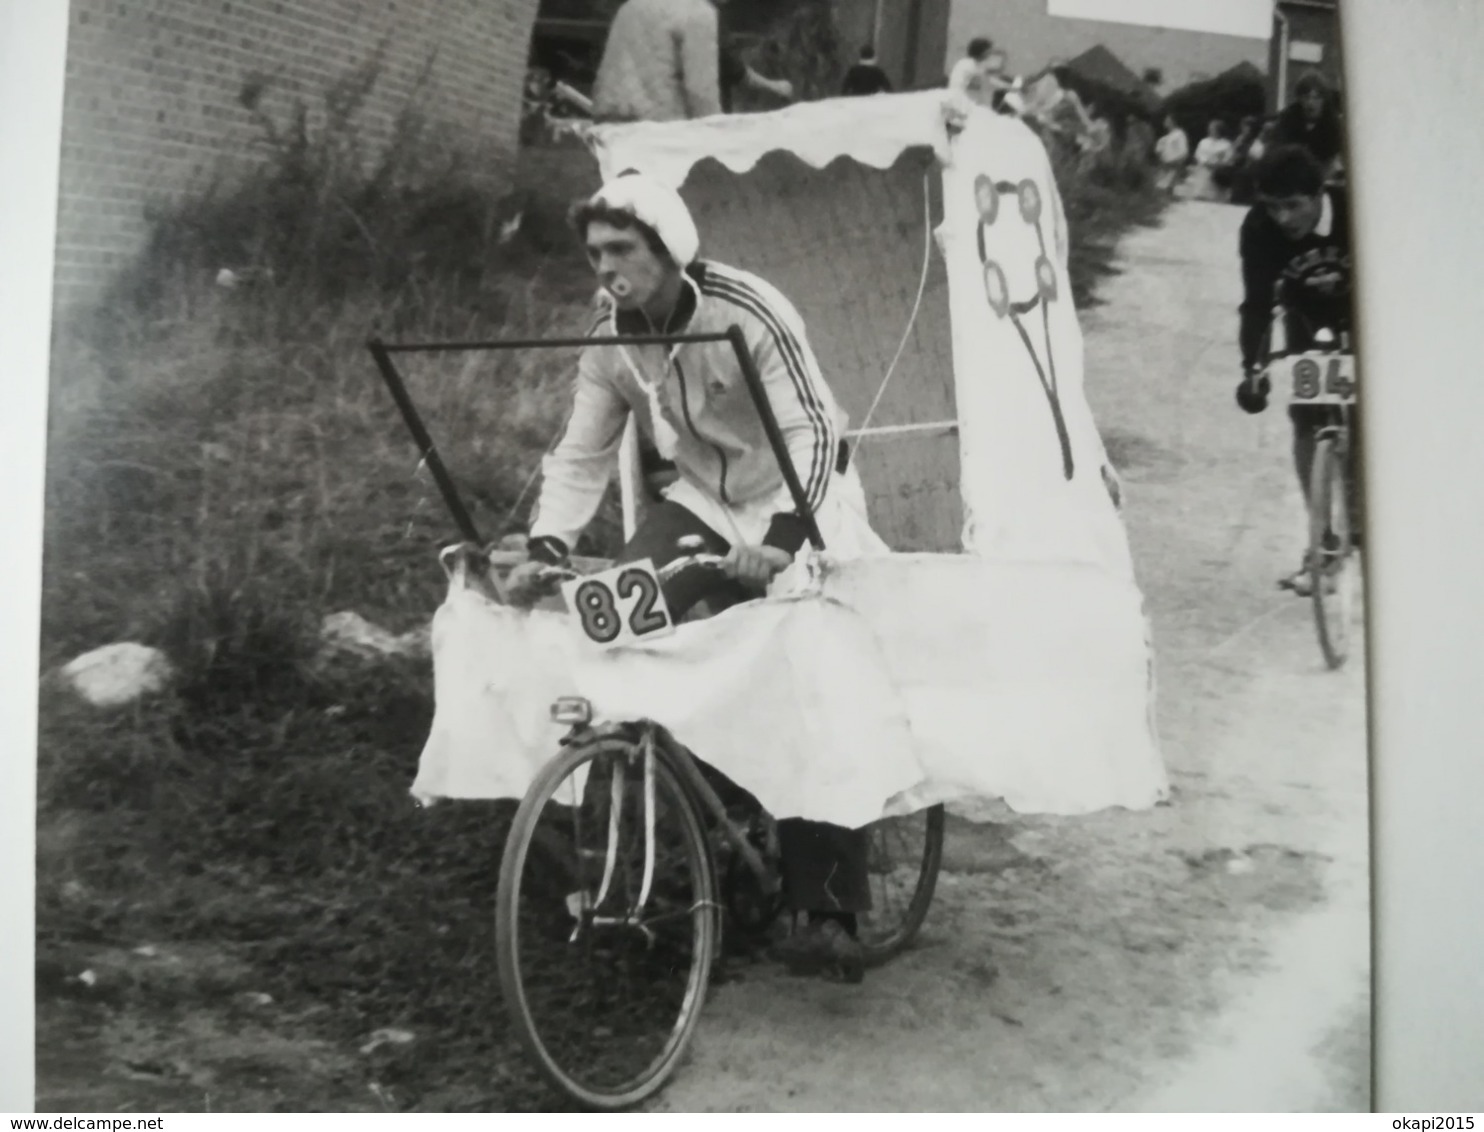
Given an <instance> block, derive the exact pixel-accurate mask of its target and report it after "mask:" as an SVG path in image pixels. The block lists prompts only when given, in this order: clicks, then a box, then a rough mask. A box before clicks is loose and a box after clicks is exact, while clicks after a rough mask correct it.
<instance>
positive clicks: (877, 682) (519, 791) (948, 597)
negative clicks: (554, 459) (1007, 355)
mask: <svg viewBox="0 0 1484 1132" xmlns="http://www.w3.org/2000/svg"><path fill="white" fill-rule="evenodd" d="M1142 626H1143V619H1142V611H1141V600H1140V596H1139V593H1138V591H1137V590H1136V589H1135V588H1134V587H1132V586H1131V585H1129V584H1128V583H1126V582H1124V581H1121V580H1119V579H1117V578H1113V577H1110V576H1109V575H1107V574H1106V573H1104V572H1101V571H1098V570H1096V569H1092V568H1088V567H1085V566H1076V565H1072V566H1065V565H1047V564H1036V563H1023V564H1010V563H996V562H990V561H986V560H983V559H977V558H972V557H969V556H949V555H882V556H879V557H875V558H868V559H858V560H855V561H851V562H845V563H839V564H833V565H831V566H830V567H829V568H828V570H827V571H826V573H825V576H824V577H823V579H822V580H819V579H816V580H814V581H812V582H810V583H809V585H808V586H807V588H806V589H805V590H804V591H803V592H801V593H799V594H795V595H793V596H785V597H775V598H770V599H768V600H766V601H761V602H754V603H751V604H749V605H745V606H739V607H737V608H735V609H733V610H729V611H728V612H726V613H724V614H722V615H721V616H719V617H715V618H712V619H711V620H709V621H702V622H697V623H694V624H689V625H683V626H681V627H680V628H679V629H678V630H677V631H676V632H675V634H674V635H673V636H670V637H667V638H663V639H661V640H658V641H656V642H654V643H651V644H649V645H647V646H644V647H635V648H630V649H623V650H616V651H612V652H607V653H604V652H599V651H596V650H593V649H592V648H591V647H590V646H586V645H584V644H582V643H580V641H579V638H578V636H577V633H576V630H575V628H574V627H573V626H572V625H571V624H569V623H568V621H567V618H566V616H565V615H564V614H559V613H551V612H543V611H536V612H533V613H522V612H518V611H515V610H511V609H508V608H504V607H501V606H498V605H495V604H493V603H492V602H490V601H488V600H487V599H486V598H484V597H483V596H482V595H481V594H480V593H479V592H478V591H477V590H475V589H473V588H471V587H469V586H467V585H466V584H464V581H463V580H462V579H461V578H455V579H454V581H453V583H452V584H451V586H450V589H449V594H448V599H447V601H446V602H445V603H444V605H443V606H442V607H441V608H440V609H439V611H438V614H437V616H436V617H435V619H434V624H433V649H434V670H435V689H436V694H437V713H436V716H435V719H434V724H433V731H432V735H431V736H430V738H429V740H428V744H427V747H426V749H425V750H424V752H423V757H422V765H421V767H420V770H419V774H418V777H417V781H416V783H415V784H414V786H413V791H414V793H415V794H417V795H418V796H419V797H423V798H436V797H451V798H518V797H520V796H521V795H523V794H524V792H525V790H526V788H527V787H528V786H529V784H530V782H531V779H532V778H533V777H534V775H535V774H536V773H537V771H538V770H539V769H540V767H541V766H542V765H543V764H544V763H545V762H546V761H547V760H549V759H550V758H551V757H552V754H553V753H554V751H555V750H556V745H557V739H558V738H559V736H560V735H561V732H562V729H561V728H560V727H559V726H558V725H556V724H553V723H551V722H550V721H549V720H548V718H547V709H548V707H549V705H550V704H551V703H552V702H553V701H554V700H555V699H556V698H557V697H558V696H562V695H581V696H585V697H587V698H588V699H589V700H591V701H592V703H593V705H594V709H595V712H596V714H597V718H598V719H599V720H623V719H640V718H651V719H657V720H660V721H662V722H663V723H664V724H665V725H666V726H668V727H669V728H670V729H671V730H672V731H673V732H674V733H675V734H676V736H677V737H678V738H679V739H680V740H681V741H682V742H684V743H686V744H687V745H688V746H689V747H690V748H691V749H692V750H693V751H695V752H696V753H697V754H698V755H699V756H700V757H702V758H704V759H705V760H706V761H708V762H710V763H712V764H713V765H715V766H716V767H718V768H719V769H720V770H722V771H723V772H724V773H726V774H727V775H728V776H729V777H731V778H732V779H733V780H734V781H736V782H737V783H739V784H740V785H742V786H744V787H745V788H747V789H748V790H750V791H752V792H753V793H754V794H755V795H757V797H758V799H759V800H760V801H761V802H762V803H763V805H764V806H765V807H766V808H767V809H768V810H769V812H770V813H772V814H773V815H774V816H775V817H780V818H783V817H796V816H799V817H808V818H813V819H816V820H820V821H830V822H835V823H837V824H841V825H850V826H858V825H863V824H865V823H867V822H870V821H873V820H875V819H877V818H879V817H881V816H883V815H884V814H887V813H891V812H897V811H898V810H901V809H912V808H916V807H918V806H921V805H925V804H928V803H930V802H936V801H948V800H954V799H960V798H1001V799H1003V800H1004V801H1005V802H1006V803H1007V804H1008V805H1009V806H1011V807H1012V808H1014V809H1016V810H1019V811H1022V812H1036V813H1056V814H1079V813H1087V812H1089V811H1092V810H1097V809H1101V808H1104V807H1107V806H1114V805H1117V806H1126V807H1130V808H1142V807H1145V806H1149V805H1152V804H1153V803H1154V802H1156V801H1158V800H1159V798H1161V797H1162V796H1163V795H1164V793H1165V791H1166V782H1165V777H1164V770H1163V767H1162V765H1161V763H1160V760H1159V758H1158V757H1157V755H1156V754H1155V751H1154V743H1153V736H1152V734H1151V731H1150V721H1149V717H1148V714H1147V711H1146V702H1147V701H1146V695H1147V693H1148V691H1149V679H1150V673H1149V669H1148V664H1147V655H1146V650H1145V647H1144V638H1143V628H1142Z"/></svg>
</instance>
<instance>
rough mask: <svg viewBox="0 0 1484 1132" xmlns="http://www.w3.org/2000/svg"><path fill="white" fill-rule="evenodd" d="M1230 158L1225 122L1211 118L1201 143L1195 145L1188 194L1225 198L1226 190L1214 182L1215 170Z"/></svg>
mask: <svg viewBox="0 0 1484 1132" xmlns="http://www.w3.org/2000/svg"><path fill="white" fill-rule="evenodd" d="M1231 159H1232V143H1231V142H1230V141H1229V140H1228V139H1227V136H1226V123H1224V122H1222V121H1220V120H1219V119H1213V120H1212V121H1211V125H1210V126H1209V127H1208V129H1207V132H1206V136H1205V137H1203V138H1202V139H1201V144H1200V145H1198V146H1196V147H1195V173H1194V174H1193V175H1192V176H1191V178H1190V195H1191V196H1192V197H1194V198H1195V199H1196V200H1220V201H1224V200H1225V199H1226V191H1225V190H1224V189H1222V188H1221V186H1220V185H1218V184H1217V183H1216V170H1218V169H1222V168H1225V167H1226V166H1227V165H1228V164H1230V162H1231Z"/></svg>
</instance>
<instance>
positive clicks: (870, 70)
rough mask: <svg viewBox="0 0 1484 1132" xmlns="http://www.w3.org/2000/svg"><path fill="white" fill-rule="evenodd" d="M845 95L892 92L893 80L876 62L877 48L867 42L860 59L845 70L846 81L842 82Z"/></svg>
mask: <svg viewBox="0 0 1484 1132" xmlns="http://www.w3.org/2000/svg"><path fill="white" fill-rule="evenodd" d="M840 93H841V94H843V95H861V94H890V93H891V80H890V79H889V78H887V77H886V72H885V71H883V70H882V69H881V64H879V63H878V62H876V48H875V47H873V46H872V45H871V44H869V43H868V44H866V45H865V46H864V47H862V48H861V54H860V61H859V62H856V63H853V64H851V67H850V69H849V70H848V71H846V72H845V81H844V82H843V83H841V84H840Z"/></svg>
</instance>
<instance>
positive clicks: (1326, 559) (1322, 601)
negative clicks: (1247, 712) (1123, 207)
mask: <svg viewBox="0 0 1484 1132" xmlns="http://www.w3.org/2000/svg"><path fill="white" fill-rule="evenodd" d="M1349 508H1350V500H1349V494H1348V488H1347V485H1346V483H1345V470H1344V467H1343V461H1342V459H1341V453H1340V452H1339V450H1338V447H1337V445H1336V443H1335V441H1334V439H1333V438H1326V439H1324V440H1321V441H1320V442H1319V445H1318V447H1317V448H1316V449H1315V452H1314V468H1313V471H1312V473H1311V478H1310V486H1309V581H1310V585H1311V588H1312V591H1313V593H1312V600H1313V602H1314V624H1315V627H1316V628H1317V629H1318V631H1319V648H1320V651H1321V652H1323V654H1324V661H1325V663H1326V664H1327V665H1329V667H1330V668H1332V669H1333V668H1339V667H1340V666H1341V665H1343V664H1344V663H1345V660H1346V658H1347V657H1348V656H1349V654H1350V626H1351V623H1352V619H1353V618H1354V615H1355V562H1354V553H1355V552H1354V547H1353V546H1352V545H1351V531H1350V509H1349Z"/></svg>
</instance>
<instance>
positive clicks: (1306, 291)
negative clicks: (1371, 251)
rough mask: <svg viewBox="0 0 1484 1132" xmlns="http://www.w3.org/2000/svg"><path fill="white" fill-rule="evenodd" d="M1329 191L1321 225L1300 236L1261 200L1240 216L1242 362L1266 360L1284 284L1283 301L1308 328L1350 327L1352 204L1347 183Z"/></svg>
mask: <svg viewBox="0 0 1484 1132" xmlns="http://www.w3.org/2000/svg"><path fill="white" fill-rule="evenodd" d="M1325 196H1326V203H1325V205H1324V210H1323V212H1322V213H1321V214H1320V218H1319V223H1318V225H1316V227H1315V229H1314V231H1313V232H1311V233H1309V235H1307V236H1305V237H1304V238H1303V239H1300V240H1293V239H1290V238H1289V237H1288V236H1286V235H1284V233H1283V230H1282V229H1281V228H1279V227H1278V225H1277V224H1276V223H1274V221H1273V218H1272V217H1271V216H1269V215H1268V212H1267V210H1266V209H1265V208H1264V207H1263V206H1262V205H1258V206H1257V207H1255V208H1253V209H1252V210H1251V211H1250V212H1248V213H1247V219H1246V220H1245V221H1243V222H1242V235H1241V241H1240V247H1241V253H1242V285H1243V291H1244V293H1243V297H1242V306H1241V315H1242V322H1241V332H1240V341H1241V347H1242V364H1243V365H1244V366H1249V367H1250V366H1253V365H1257V364H1260V363H1261V362H1262V361H1263V358H1262V351H1263V340H1264V337H1265V336H1266V334H1267V331H1268V326H1269V325H1270V323H1271V321H1272V314H1273V303H1274V301H1275V299H1276V297H1277V292H1278V289H1279V287H1280V285H1281V287H1282V293H1283V301H1284V306H1285V307H1286V308H1287V309H1288V310H1289V311H1290V312H1291V313H1294V314H1297V315H1299V316H1301V321H1302V323H1304V324H1307V325H1308V326H1309V327H1310V328H1318V327H1321V326H1323V327H1328V328H1330V329H1332V330H1348V329H1349V328H1350V325H1351V311H1352V308H1351V283H1350V278H1351V271H1350V207H1349V202H1348V200H1347V198H1346V195H1345V192H1344V190H1343V189H1333V188H1332V189H1326V190H1325ZM1290 345H1298V343H1290Z"/></svg>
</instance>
